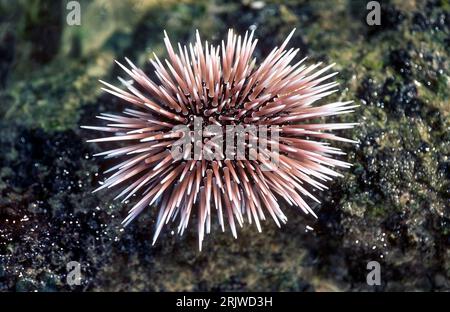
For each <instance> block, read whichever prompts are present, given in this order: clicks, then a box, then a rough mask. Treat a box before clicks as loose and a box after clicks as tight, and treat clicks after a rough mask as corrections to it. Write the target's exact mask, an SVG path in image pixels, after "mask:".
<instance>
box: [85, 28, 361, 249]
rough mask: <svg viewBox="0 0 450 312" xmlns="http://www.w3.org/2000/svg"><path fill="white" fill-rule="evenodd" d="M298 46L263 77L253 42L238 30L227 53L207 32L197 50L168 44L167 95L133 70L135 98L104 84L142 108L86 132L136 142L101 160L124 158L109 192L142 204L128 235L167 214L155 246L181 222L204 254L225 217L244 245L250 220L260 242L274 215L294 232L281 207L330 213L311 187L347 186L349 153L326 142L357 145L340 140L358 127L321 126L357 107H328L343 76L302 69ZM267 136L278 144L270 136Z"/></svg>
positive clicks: (163, 80)
mask: <svg viewBox="0 0 450 312" xmlns="http://www.w3.org/2000/svg"><path fill="white" fill-rule="evenodd" d="M291 36H292V33H291V34H290V35H289V36H288V38H287V39H286V40H285V41H284V42H283V44H282V45H281V46H280V47H276V48H274V49H273V50H272V51H271V52H270V54H269V55H268V56H267V57H266V58H265V59H264V60H263V61H262V62H261V63H260V64H259V65H257V63H256V59H255V58H253V57H252V54H253V51H254V49H255V46H256V43H257V40H254V39H253V32H252V33H251V34H248V33H246V34H245V36H244V37H243V38H242V37H241V36H237V35H235V34H234V33H233V31H232V30H230V31H229V32H228V37H227V40H226V42H224V41H222V43H221V45H219V46H213V45H209V44H208V42H205V43H204V44H203V43H202V42H201V40H200V36H199V34H198V32H197V34H196V42H195V44H194V45H192V44H190V45H189V46H188V47H186V46H181V45H180V44H178V49H177V51H175V49H174V48H173V47H172V45H171V43H170V41H169V38H168V37H167V34H166V36H165V39H164V42H165V45H166V48H167V52H168V60H165V62H164V63H163V62H161V61H160V60H159V59H158V57H157V56H156V55H155V56H154V60H151V62H152V64H153V66H154V67H155V74H156V76H157V78H158V80H159V83H157V82H154V81H152V80H151V79H150V78H149V77H148V76H147V75H146V74H145V73H144V72H143V71H142V70H141V69H139V68H138V67H136V66H135V65H134V64H133V63H132V62H131V61H129V60H128V59H126V61H127V63H128V65H129V68H127V67H126V66H124V65H122V64H120V63H119V62H117V63H118V64H119V65H120V67H122V68H123V70H124V71H125V72H126V73H127V74H128V75H129V76H130V77H131V78H132V80H130V81H126V80H124V79H122V78H119V79H120V80H121V82H122V84H123V86H124V87H125V88H124V89H120V88H117V87H115V86H113V85H111V84H109V83H106V82H103V81H102V83H103V84H104V85H105V88H104V90H105V91H107V92H109V93H111V94H112V95H114V96H116V97H118V98H120V99H122V100H124V101H126V102H127V103H129V104H131V105H132V106H133V108H128V109H125V111H124V112H123V115H112V114H101V115H100V116H98V118H100V119H103V120H107V121H110V122H111V123H109V124H107V125H106V126H103V127H94V126H86V127H84V128H88V129H93V130H100V131H105V132H111V133H112V134H113V135H112V136H110V137H104V138H99V139H94V140H90V142H109V141H123V142H124V146H123V147H120V148H116V149H113V150H108V151H106V152H102V153H99V154H97V155H98V156H105V157H106V158H116V157H120V158H122V161H121V162H120V163H119V164H117V165H116V166H114V167H112V168H110V169H109V170H107V173H110V172H114V171H115V172H114V173H113V174H112V175H111V176H110V177H109V178H107V179H106V180H105V181H104V183H103V184H102V185H101V187H99V188H98V189H97V190H100V189H104V188H110V187H113V186H116V185H119V184H120V185H124V188H123V190H122V192H121V193H120V194H119V195H118V196H117V198H123V201H125V200H127V199H129V198H130V197H131V196H132V195H134V194H137V195H139V200H138V201H137V203H136V204H135V205H134V206H133V207H132V209H131V210H130V211H129V214H128V216H127V218H126V219H125V220H124V221H123V223H124V224H125V225H126V224H128V223H129V222H130V221H131V220H133V219H134V218H135V217H136V216H137V215H138V214H139V213H140V212H142V210H143V209H144V208H145V207H147V206H149V205H152V204H157V206H159V213H158V217H157V223H156V231H155V234H154V241H155V240H156V238H157V237H158V235H159V233H160V231H161V229H162V227H163V225H164V224H166V223H167V222H169V221H170V220H177V219H178V220H179V226H178V232H179V233H180V234H182V233H183V232H184V230H185V229H186V227H187V225H188V222H189V220H190V218H191V215H193V214H195V215H196V219H197V222H198V237H199V248H200V249H201V244H202V240H203V237H204V234H205V233H209V232H210V228H211V217H213V216H214V215H215V216H217V218H218V221H219V224H220V226H221V227H222V230H225V227H226V224H228V226H229V227H230V228H231V232H232V233H233V236H234V237H236V235H237V234H236V225H237V224H239V225H240V226H242V225H243V223H244V222H245V221H246V220H247V221H248V222H249V223H253V222H254V223H255V225H256V227H257V229H258V230H259V231H261V225H260V220H265V218H266V215H267V214H268V215H270V217H271V218H272V219H273V220H274V221H275V223H276V224H277V225H278V226H280V223H284V222H286V220H287V218H286V216H285V215H284V213H283V211H282V209H281V207H280V205H279V200H280V199H282V200H284V201H285V202H287V203H288V204H289V205H291V206H298V207H299V208H300V209H301V210H303V211H304V212H305V213H306V214H312V215H314V216H315V214H314V212H313V210H312V209H311V208H310V207H309V205H308V204H307V202H306V201H305V199H304V197H309V198H311V199H312V200H314V201H317V202H318V200H317V199H316V198H315V197H314V196H313V195H312V194H311V193H310V192H309V191H308V190H307V188H308V186H309V187H313V188H317V189H320V190H322V189H325V188H326V186H325V185H324V184H323V182H324V181H325V182H326V181H328V180H331V179H332V178H333V177H337V176H339V173H337V172H336V171H335V170H333V168H336V167H348V166H349V164H348V163H346V162H343V161H340V160H336V159H334V158H333V157H332V156H333V155H339V154H344V153H342V152H341V151H340V150H339V149H338V148H335V147H332V146H330V144H329V143H327V142H325V141H326V140H338V141H345V142H353V141H351V140H348V139H345V138H342V137H339V136H336V135H334V134H332V133H330V130H337V129H347V128H351V127H353V126H354V125H355V124H351V123H320V120H321V119H322V118H323V117H327V116H333V115H338V114H345V113H349V112H352V108H354V107H355V106H354V105H351V102H335V103H330V104H325V105H317V104H316V102H317V101H319V100H320V99H322V98H324V97H325V96H327V95H329V94H331V93H333V92H335V91H336V90H335V89H334V88H335V87H336V86H337V83H336V82H333V81H332V82H327V81H328V80H330V78H332V77H333V76H334V75H335V74H336V73H330V74H326V73H327V72H328V70H329V69H330V68H331V67H332V66H333V65H330V66H326V67H323V68H320V67H321V64H320V63H319V64H314V65H310V66H306V65H303V63H304V61H305V59H302V60H300V61H298V62H296V63H294V64H291V62H292V60H293V59H294V57H295V56H296V54H297V53H298V49H289V50H286V46H287V44H288V41H289V39H290V37H291ZM256 127H257V131H256V130H255V129H256ZM233 129H234V130H236V129H238V130H236V131H234V130H233ZM261 129H265V130H267V131H268V132H270V133H269V134H268V135H262V134H261V133H262V132H261ZM235 133H236V138H237V139H236V140H237V141H239V142H241V143H242V146H244V148H245V149H246V151H244V152H242V153H239V150H238V151H237V150H236V149H235V148H233V146H234V145H233V144H235V143H234V141H235V140H234V138H235ZM230 134H231V139H229V137H230ZM225 137H226V139H227V144H226V153H225V155H224V153H223V151H224V149H223V142H224V139H225ZM239 138H241V139H240V140H239ZM228 143H230V144H231V145H230V144H228ZM181 145H182V146H181ZM174 152H176V153H174ZM192 155H193V157H192Z"/></svg>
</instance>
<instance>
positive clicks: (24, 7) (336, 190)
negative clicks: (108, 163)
mask: <svg viewBox="0 0 450 312" xmlns="http://www.w3.org/2000/svg"><path fill="white" fill-rule="evenodd" d="M79 3H80V6H81V25H80V26H69V25H68V24H67V22H66V15H67V14H68V13H69V11H68V10H67V9H66V5H67V1H44V0H21V1H20V0H19V1H8V0H0V149H1V153H0V192H1V195H0V290H9V291H14V290H17V291H35V290H36V291H57V290H77V291H79V290H110V291H117V290H132V291H138V290H156V291H160V290H162V291H171V290H188V291H190V290H255V291H257V290H273V291H277V290H281V291H341V290H351V291H357V290H369V291H372V290H385V291H392V290H450V282H449V277H450V249H449V246H450V224H449V222H450V220H449V215H450V211H449V210H450V208H449V207H450V205H449V203H450V202H449V201H450V196H449V195H450V160H449V156H450V155H449V154H450V143H449V142H450V134H449V133H450V131H449V130H450V121H449V112H450V104H449V103H450V102H449V94H450V88H449V87H450V82H449V81H450V80H449V79H450V78H449V75H450V73H449V60H450V55H449V54H450V52H449V48H448V47H449V46H450V32H449V25H450V2H449V1H448V0H427V1H417V0H415V1H414V0H411V1H400V0H392V1H382V2H381V26H368V25H367V24H366V15H367V13H368V11H367V9H366V3H367V1H358V0H338V1H331V0H330V1H324V0H320V1H311V2H309V1H275V0H273V1H268V0H266V1H261V0H257V1H250V0H242V1H218V0H216V1H206V0H205V1H193V0H192V1H187V0H186V1H172V0H165V1H162V0H161V1H157V0H128V1H123V0H120V1H119V0H116V1H105V0H94V1H79ZM230 27H231V28H234V29H236V30H237V31H239V32H241V33H243V32H245V31H246V30H247V29H249V28H252V29H253V28H254V29H256V37H258V38H259V43H258V46H257V49H256V56H257V57H258V59H261V57H262V56H263V55H265V54H267V53H268V52H269V51H270V50H271V49H272V48H273V46H274V45H277V44H280V43H281V42H282V40H283V39H284V38H285V36H286V35H287V34H288V33H289V32H290V31H291V29H292V28H294V27H296V28H297V31H296V32H295V34H294V37H293V39H292V40H291V42H290V46H292V47H299V48H301V53H300V54H301V55H300V56H299V59H300V57H303V56H306V55H308V56H309V62H315V61H324V62H327V63H331V62H336V66H335V68H336V69H337V70H338V71H339V72H340V75H339V76H338V80H339V82H340V83H341V85H340V88H341V93H339V95H335V96H334V98H333V97H330V98H329V100H330V101H331V100H333V99H336V98H338V99H346V100H350V99H353V100H355V101H356V102H357V103H358V104H360V105H361V107H360V108H358V109H357V112H356V113H355V114H353V115H350V116H345V117H342V118H340V120H342V121H359V122H361V126H359V127H357V128H355V129H353V130H347V132H345V134H346V135H347V136H348V137H350V138H352V139H355V140H359V141H360V142H361V143H360V144H358V145H356V146H351V145H341V147H342V148H343V149H344V150H345V151H347V152H348V156H346V157H347V159H348V161H350V162H352V163H353V164H354V166H353V167H352V168H351V169H350V170H348V171H347V172H344V175H345V176H344V178H341V179H337V180H336V181H335V182H334V183H333V184H331V185H330V190H329V191H326V192H323V193H321V194H318V196H319V198H321V199H322V204H321V205H317V207H315V209H317V211H318V214H319V220H317V221H315V220H311V219H308V218H306V217H305V216H304V215H303V214H302V213H301V212H300V211H296V210H295V209H292V208H290V207H286V213H287V215H288V218H289V221H288V223H287V225H286V226H284V227H283V228H282V229H281V230H279V229H277V228H276V226H274V225H273V224H272V223H271V222H270V221H268V222H266V223H265V224H264V227H263V233H261V234H260V233H258V232H257V231H256V229H255V228H254V227H253V226H247V227H245V228H244V229H241V230H240V231H239V237H238V239H237V240H234V239H233V238H232V237H231V235H230V233H228V232H225V233H221V231H220V230H219V228H218V227H217V226H215V227H214V229H213V234H212V235H210V236H208V237H207V238H206V239H205V242H204V251H203V252H201V253H199V252H198V251H197V248H196V246H197V245H196V244H197V243H196V239H197V237H196V231H195V229H194V228H190V230H189V231H188V233H187V235H185V236H184V237H182V238H179V237H178V236H176V235H172V234H171V230H172V228H174V226H172V228H170V227H169V228H167V229H166V230H165V231H164V233H163V235H162V237H160V239H159V240H158V242H157V244H156V245H155V246H154V247H152V246H151V237H152V232H153V230H154V229H153V227H154V223H153V220H154V218H155V209H147V210H146V211H145V212H144V213H143V214H142V215H141V216H140V217H139V218H138V219H137V220H136V221H135V222H133V223H132V225H131V226H129V227H128V228H127V229H125V230H123V229H121V227H120V221H121V220H122V219H123V217H124V216H125V215H126V212H127V210H128V209H129V208H130V207H131V206H130V204H131V203H130V204H127V205H125V206H123V205H121V204H120V203H117V202H113V201H112V198H113V197H114V196H113V195H114V192H111V193H110V194H108V193H106V192H101V193H99V194H91V191H92V190H93V189H94V188H95V187H96V186H97V185H98V183H99V181H101V180H102V179H103V177H102V175H101V174H96V173H97V172H101V171H102V170H103V169H104V166H105V164H104V162H102V160H101V159H93V158H92V157H91V155H92V154H93V153H95V152H98V151H99V149H98V147H96V146H95V145H93V144H86V143H85V140H86V139H88V138H92V135H93V134H91V133H90V132H88V131H84V130H81V129H79V125H81V124H92V123H94V122H95V121H94V116H95V115H97V114H98V113H100V112H113V111H117V110H119V109H121V108H122V107H123V103H122V102H121V101H118V100H117V99H115V98H113V97H111V96H109V95H106V94H103V93H102V92H101V91H100V86H99V83H98V79H103V80H107V81H115V79H116V76H117V75H124V74H123V73H122V72H121V70H120V69H118V68H117V66H115V64H114V59H118V60H121V59H123V58H124V57H125V56H127V57H129V58H130V59H132V60H133V61H134V62H135V63H137V64H138V65H139V66H142V67H143V68H144V69H145V70H146V72H148V73H149V74H152V72H153V70H152V68H151V66H150V65H149V62H148V58H149V57H151V53H152V52H155V53H156V54H157V55H159V56H164V53H165V51H164V47H163V41H162V38H163V30H164V29H165V30H166V31H167V32H168V34H169V36H170V37H171V39H172V40H173V41H174V42H178V41H180V42H182V43H184V42H188V41H190V40H192V39H193V37H194V33H195V29H198V30H199V31H200V33H201V34H202V36H203V38H204V39H208V41H210V42H211V41H212V42H215V43H219V42H220V40H221V39H222V38H224V37H225V35H226V31H227V29H228V28H230ZM306 225H310V226H312V227H313V228H314V231H307V230H306V229H305V228H306ZM371 260H376V261H378V262H380V264H381V273H382V275H381V281H382V285H381V286H377V287H373V286H368V285H367V284H366V274H367V273H368V271H367V269H366V264H367V262H369V261H371ZM69 261H78V262H80V263H81V270H82V284H81V285H80V286H69V285H68V284H67V283H66V275H67V271H66V264H67V263H68V262H69Z"/></svg>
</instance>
